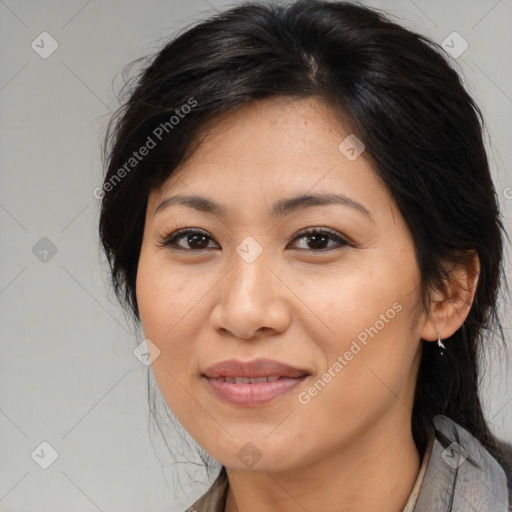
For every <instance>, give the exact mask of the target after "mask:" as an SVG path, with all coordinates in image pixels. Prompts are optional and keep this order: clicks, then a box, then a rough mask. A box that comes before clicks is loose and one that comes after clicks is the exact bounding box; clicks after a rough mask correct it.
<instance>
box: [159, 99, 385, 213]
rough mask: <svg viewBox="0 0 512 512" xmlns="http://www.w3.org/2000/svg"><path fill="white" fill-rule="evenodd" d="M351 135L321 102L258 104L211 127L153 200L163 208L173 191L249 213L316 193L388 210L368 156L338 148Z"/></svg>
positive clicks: (263, 102)
mask: <svg viewBox="0 0 512 512" xmlns="http://www.w3.org/2000/svg"><path fill="white" fill-rule="evenodd" d="M349 136H351V134H350V131H349V130H348V129H347V128H346V127H344V126H343V124H342V122H341V120H340V118H339V116H338V115H337V114H336V113H335V112H334V111H333V110H332V109H330V108H329V107H328V106H327V105H326V104H325V103H323V102H321V101H319V100H316V99H294V98H272V99H267V100H259V101H254V102H252V103H250V104H247V105H244V106H243V107H241V108H239V109H237V110H235V111H232V112H229V113H227V114H224V115H222V116H219V117H218V118H217V119H215V120H214V121H213V122H212V123H209V124H208V125H206V126H205V127H204V128H203V129H202V130H201V132H200V134H199V135H198V138H197V144H198V145H197V148H196V149H195V151H194V152H193V154H192V155H191V156H190V157H189V158H188V159H187V160H185V161H184V162H183V163H182V164H181V165H180V166H179V167H178V168H177V169H176V170H175V171H174V172H173V174H172V175H171V176H170V177H169V178H168V180H167V181H166V182H165V183H164V184H163V186H162V187H161V188H160V189H158V190H155V191H153V193H152V195H151V197H150V201H151V203H152V205H154V203H155V202H158V203H160V201H161V200H162V199H163V198H165V197H166V196H167V195H169V194H170V193H180V194H187V195H190V194H198V195H209V196H215V197H219V198H222V202H223V203H233V204H235V203H239V206H244V207H245V208H249V207H250V206H251V205H252V206H254V207H256V206H257V204H260V205H261V204H266V202H267V200H268V202H270V198H277V199H281V198H283V197H284V196H290V195H294V194H297V195H298V194H304V193H306V192H311V193H339V194H344V195H347V196H350V197H352V198H353V199H354V200H356V201H357V200H358V198H359V199H360V202H361V203H367V204H368V203H372V204H373V205H374V208H375V207H379V206H380V207H384V206H386V205H387V206H389V202H390V196H389V194H388V192H387V190H386V188H385V187H384V185H383V183H382V182H381V180H380V178H379V177H378V175H377V174H376V173H375V171H374V170H373V168H372V166H371V164H370V163H369V161H368V159H367V158H365V154H364V152H363V153H362V154H361V155H360V156H359V157H358V158H356V159H355V160H350V159H348V158H347V156H346V154H345V153H344V152H343V151H340V149H339V146H340V143H342V142H343V141H344V140H346V139H347V137H349ZM272 202H273V201H272ZM358 202H359V201H358ZM388 209H389V208H388Z"/></svg>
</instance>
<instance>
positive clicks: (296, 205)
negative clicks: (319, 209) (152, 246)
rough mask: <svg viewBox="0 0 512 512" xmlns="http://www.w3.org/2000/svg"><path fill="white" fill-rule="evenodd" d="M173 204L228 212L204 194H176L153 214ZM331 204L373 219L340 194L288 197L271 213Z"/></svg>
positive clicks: (277, 214)
mask: <svg viewBox="0 0 512 512" xmlns="http://www.w3.org/2000/svg"><path fill="white" fill-rule="evenodd" d="M173 204H180V205H183V206H188V207H190V208H194V209H195V210H199V211H201V212H206V213H211V214H213V215H218V216H219V217H225V216H226V214H227V212H228V210H227V208H226V207H225V206H224V205H222V204H220V203H218V202H216V201H214V200H212V199H208V198H207V197H204V196H197V195H194V196H183V195H176V196H171V197H167V198H165V199H164V200H163V201H162V202H161V203H160V204H159V205H158V206H157V208H156V210H155V215H156V214H157V213H158V212H160V211H162V210H164V209H166V208H168V207H169V206H171V205H173ZM331 204H339V205H343V206H348V207H350V208H353V209H355V210H357V211H359V212H360V213H362V214H364V215H366V216H367V217H369V218H370V219H372V220H373V215H372V214H371V212H370V211H369V210H368V209H367V208H365V207H364V206H363V205H362V204H360V203H358V202H357V201H355V200H354V199H351V198H350V197H347V196H344V195H342V194H303V195H299V196H296V197H291V198H289V199H281V200H279V201H276V202H275V203H274V205H273V206H272V211H271V213H272V215H273V216H274V217H284V216H286V215H289V214H291V213H293V212H295V211H297V210H300V209H304V208H311V207H313V206H323V205H331Z"/></svg>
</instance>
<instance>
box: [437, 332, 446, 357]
mask: <svg viewBox="0 0 512 512" xmlns="http://www.w3.org/2000/svg"><path fill="white" fill-rule="evenodd" d="M437 346H438V347H439V349H440V350H441V354H442V353H443V350H446V347H445V346H444V343H443V342H442V341H441V335H440V334H439V333H437Z"/></svg>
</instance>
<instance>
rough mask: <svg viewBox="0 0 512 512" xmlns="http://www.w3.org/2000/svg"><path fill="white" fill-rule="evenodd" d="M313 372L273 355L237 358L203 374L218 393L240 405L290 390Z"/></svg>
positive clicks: (262, 401)
mask: <svg viewBox="0 0 512 512" xmlns="http://www.w3.org/2000/svg"><path fill="white" fill-rule="evenodd" d="M308 375H310V372H309V371H308V370H306V369H303V368H298V367H294V366H290V365H288V364H285V363H281V362H279V361H274V360H271V359H256V360H253V361H248V362H243V361H237V360H236V359H230V360H228V361H221V362H220V363H217V364H214V365H213V366H210V368H208V369H207V370H206V371H205V372H204V373H203V377H204V378H205V379H206V381H207V382H208V384H209V388H210V390H211V391H213V393H214V394H215V396H217V397H218V398H220V399H222V400H223V401H224V402H228V403H229V404H231V405H236V406H239V407H258V406H262V405H265V404H267V403H269V402H272V401H273V400H274V399H276V398H278V397H280V396H282V395H285V394H288V393H290V392H291V391H292V390H293V389H296V388H297V386H299V385H300V384H301V382H302V381H303V380H304V379H306V378H307V376H308Z"/></svg>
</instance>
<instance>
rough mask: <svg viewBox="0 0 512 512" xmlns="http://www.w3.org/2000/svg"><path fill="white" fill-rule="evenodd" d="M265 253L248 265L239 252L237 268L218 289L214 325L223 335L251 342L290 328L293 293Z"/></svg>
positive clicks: (235, 260)
mask: <svg viewBox="0 0 512 512" xmlns="http://www.w3.org/2000/svg"><path fill="white" fill-rule="evenodd" d="M264 254H265V252H263V253H262V254H261V255H260V256H259V257H258V258H257V259H256V260H255V261H253V262H251V263H248V262H247V261H245V260H244V259H243V258H242V257H240V256H239V255H238V254H237V253H236V252H235V253H234V255H233V267H232V268H231V270H230V271H229V272H228V273H227V275H226V276H225V277H224V279H222V281H221V282H219V283H218V286H217V287H215V290H216V293H217V296H216V303H215V306H214V308H213V310H212V314H211V317H210V324H211V327H212V328H213V329H215V330H216V331H217V332H219V333H220V334H222V335H231V336H233V337H236V338H240V339H244V340H251V339H254V338H257V337H258V336H269V335H272V334H279V333H282V332H284V331H285V330H286V329H287V328H288V326H289V324H290V320H291V314H290V303H289V299H290V298H289V291H288V290H287V288H286V286H285V285H284V284H283V283H282V282H281V280H280V279H279V278H278V277H277V275H278V271H277V269H276V268H272V267H273V266H274V267H275V265H272V262H271V261H269V258H267V257H265V256H264Z"/></svg>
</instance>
